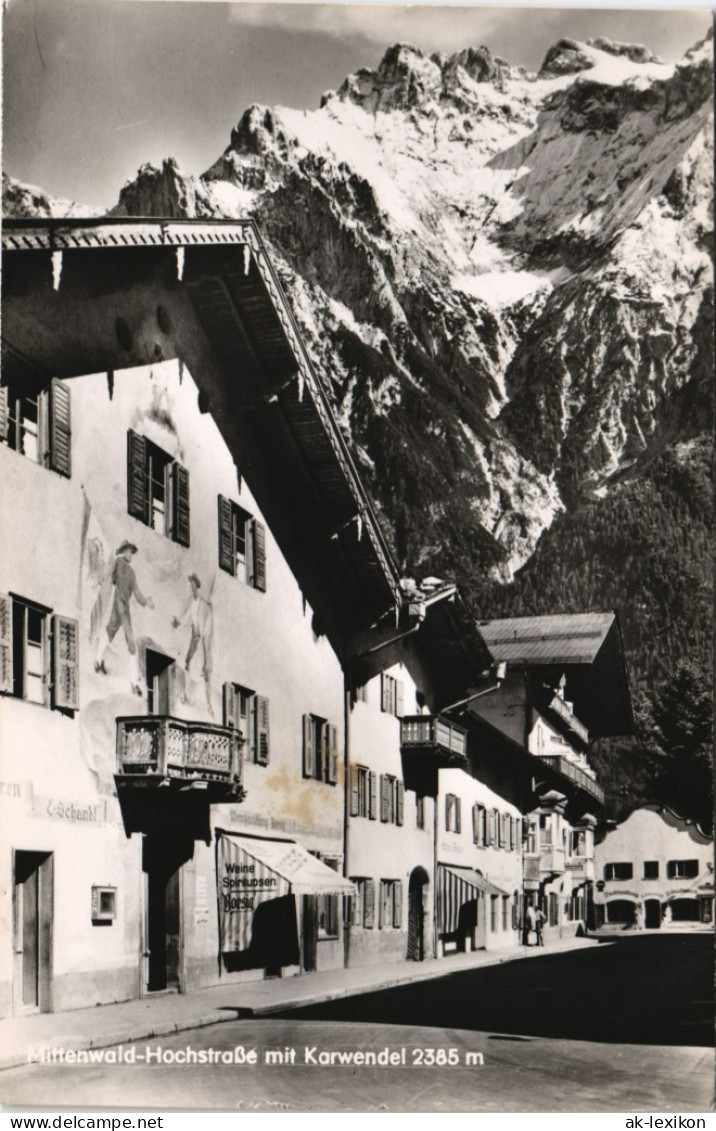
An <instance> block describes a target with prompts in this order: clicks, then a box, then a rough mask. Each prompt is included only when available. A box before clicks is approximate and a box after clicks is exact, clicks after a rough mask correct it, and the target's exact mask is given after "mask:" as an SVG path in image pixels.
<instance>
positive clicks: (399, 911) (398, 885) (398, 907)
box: [393, 880, 403, 927]
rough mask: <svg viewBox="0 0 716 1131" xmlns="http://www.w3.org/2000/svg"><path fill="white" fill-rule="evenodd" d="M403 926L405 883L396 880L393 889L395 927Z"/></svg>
mask: <svg viewBox="0 0 716 1131" xmlns="http://www.w3.org/2000/svg"><path fill="white" fill-rule="evenodd" d="M402 925H403V881H402V880H396V881H395V886H394V888H393V926H394V927H402Z"/></svg>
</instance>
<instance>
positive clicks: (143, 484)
mask: <svg viewBox="0 0 716 1131" xmlns="http://www.w3.org/2000/svg"><path fill="white" fill-rule="evenodd" d="M146 465H147V441H146V440H145V438H144V436H140V435H139V433H138V432H134V431H132V429H131V428H130V429H129V431H128V432H127V509H128V511H129V513H130V514H131V515H132V516H133V517H134V518H138V519H140V520H141V521H142V522H147V521H148V518H149V516H148V506H149V499H148V494H147V476H146Z"/></svg>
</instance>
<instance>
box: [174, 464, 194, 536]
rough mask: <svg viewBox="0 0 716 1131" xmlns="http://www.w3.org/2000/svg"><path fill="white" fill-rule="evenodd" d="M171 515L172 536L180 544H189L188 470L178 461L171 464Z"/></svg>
mask: <svg viewBox="0 0 716 1131" xmlns="http://www.w3.org/2000/svg"><path fill="white" fill-rule="evenodd" d="M172 472H173V477H172V481H173V488H174V491H173V500H172V501H173V515H172V520H173V521H172V537H173V539H174V541H175V542H178V543H179V545H180V546H188V545H189V541H190V538H189V529H190V521H189V472H188V471H187V469H186V468H185V467H182V466H181V464H180V463H174V464H173V465H172Z"/></svg>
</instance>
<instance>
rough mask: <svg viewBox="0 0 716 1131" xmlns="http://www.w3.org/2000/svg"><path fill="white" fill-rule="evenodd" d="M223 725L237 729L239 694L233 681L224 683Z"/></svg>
mask: <svg viewBox="0 0 716 1131" xmlns="http://www.w3.org/2000/svg"><path fill="white" fill-rule="evenodd" d="M223 691H224V726H225V727H233V729H234V730H239V694H238V688H237V687H236V684H235V683H225V684H224V689H223Z"/></svg>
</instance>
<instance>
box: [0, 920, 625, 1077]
mask: <svg viewBox="0 0 716 1131" xmlns="http://www.w3.org/2000/svg"><path fill="white" fill-rule="evenodd" d="M565 941H566V940H565ZM580 941H581V943H582V945H581V946H579V947H575V946H569V945H567V946H564V947H524V946H520V947H519V948H516V949H515V950H514V951H509V952H502V953H499V952H495V955H494V957H491V958H486V959H484V960H483V961H481V962H479V963H475V965H474V966H469V965H465V966H460V967H457V968H452V969H451V968H450V966H449V960H448V963H447V969H446V968H445V967H446V963H445V962H444V961H441V962H439V963H437V965H438V969H434V968H433V967H432V964H431V966H430V968H429V969H427V970H415V971H411V972H410V973H406V974H398V975H394V976H392V977H390V978H383V979H381V980H380V981H376V982H371V983H370V984H366V985H356V986H340V987H336V988H335V989H332V990H331V989H324V990H319V991H316V992H315V993H313V994H310V995H308V996H302V997H292V998H287V999H284V1000H283V1001H280V1002H267V1003H266V1004H263V1005H262V1004H258V1005H255V1006H243V1007H241V1006H237V1007H236V1009H233V1008H222V1009H221V1010H214V1011H213V1012H210V1013H205V1014H202V1015H200V1016H199V1017H198V1018H186V1019H185V1020H181V1021H157V1022H152V1021H151V1019H149V1018H148V1019H147V1020H146V1021H143V1022H132V1023H131V1024H129V1023H128V1024H127V1025H126V1026H125V1027H124V1028H122V1029H115V1030H113V1031H112V1032H109V1033H102V1034H101V1035H97V1036H93V1037H92V1036H88V1037H81V1036H79V1037H77V1036H75V1035H74V1034H69V1033H64V1034H61V1035H60V1036H59V1037H58V1038H57V1040H49V1041H47V1042H46V1043H44V1044H38V1047H40V1048H43V1049H48V1050H50V1049H53V1048H65V1047H67V1043H68V1040H69V1039H71V1040H72V1048H73V1050H74V1051H77V1052H79V1051H88V1050H90V1049H101V1048H113V1047H114V1046H115V1045H126V1044H134V1043H136V1042H138V1041H143V1040H151V1039H153V1038H156V1037H169V1036H172V1037H173V1036H176V1034H177V1033H186V1032H190V1031H192V1030H193V1029H205V1028H207V1027H208V1026H209V1025H220V1024H226V1023H228V1022H231V1021H237V1020H250V1019H251V1018H260V1017H270V1016H271V1015H272V1014H274V1013H283V1012H285V1011H286V1010H292V1009H303V1008H306V1007H309V1006H313V1005H320V1004H321V1003H323V1002H329V1001H337V1000H339V999H341V998H346V997H357V996H360V995H363V994H369V993H380V992H381V991H382V990H389V989H393V988H395V987H398V986H405V985H410V984H412V983H415V982H428V981H432V980H433V979H436V978H445V977H448V976H450V975H451V974H461V973H466V972H468V971H471V970H484V969H488V968H490V967H493V966H501V965H503V964H504V963H506V962H516V961H519V960H520V959H523V958H539V957H542V956H544V955H548V954H561V953H564V952H565V951H572V950H582V949H584V950H586V949H591V947H592V946H599V945H600V944H602V940H600V939H597V938H588V939H583V940H580ZM604 941H606V940H604ZM585 944H588V945H585ZM98 1008H100V1009H101V1008H103V1007H102V1006H100V1007H98ZM59 1016H62V1015H59ZM64 1016H69V1015H68V1014H65V1015H64ZM60 1042H61V1043H60ZM29 1063H31V1062H29V1061H28V1059H27V1048H26V1050H25V1053H24V1055H23V1054H22V1053H19V1052H12V1053H9V1054H5V1055H0V1072H4V1071H6V1070H8V1069H10V1068H20V1067H24V1066H26V1065H28V1064H29ZM32 1063H37V1062H32Z"/></svg>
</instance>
